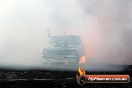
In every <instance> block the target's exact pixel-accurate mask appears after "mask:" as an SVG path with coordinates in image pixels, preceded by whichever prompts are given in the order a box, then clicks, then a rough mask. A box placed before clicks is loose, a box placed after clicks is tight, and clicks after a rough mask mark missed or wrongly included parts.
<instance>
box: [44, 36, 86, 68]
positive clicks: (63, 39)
mask: <svg viewBox="0 0 132 88" xmlns="http://www.w3.org/2000/svg"><path fill="white" fill-rule="evenodd" d="M83 54H84V51H83V47H82V42H81V39H80V37H79V36H77V35H55V36H50V35H49V36H48V42H47V44H46V47H44V48H43V53H42V57H43V63H44V64H49V63H51V64H52V65H54V66H55V65H58V64H61V65H66V66H72V67H77V65H78V62H79V58H80V57H81V56H82V55H83Z"/></svg>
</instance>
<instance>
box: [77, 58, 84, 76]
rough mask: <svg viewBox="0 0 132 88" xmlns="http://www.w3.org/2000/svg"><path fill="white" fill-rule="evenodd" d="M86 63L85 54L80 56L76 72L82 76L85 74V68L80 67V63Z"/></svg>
mask: <svg viewBox="0 0 132 88" xmlns="http://www.w3.org/2000/svg"><path fill="white" fill-rule="evenodd" d="M85 63H86V57H85V56H82V57H81V58H80V61H79V68H78V72H79V75H80V76H84V75H85V70H84V69H83V68H82V67H81V65H82V64H85Z"/></svg>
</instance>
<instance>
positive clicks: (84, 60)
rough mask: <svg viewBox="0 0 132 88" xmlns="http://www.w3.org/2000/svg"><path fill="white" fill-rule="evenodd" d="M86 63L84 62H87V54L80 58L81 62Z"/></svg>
mask: <svg viewBox="0 0 132 88" xmlns="http://www.w3.org/2000/svg"><path fill="white" fill-rule="evenodd" d="M82 63H83V64H84V63H86V57H85V56H82V57H81V58H80V61H79V64H82Z"/></svg>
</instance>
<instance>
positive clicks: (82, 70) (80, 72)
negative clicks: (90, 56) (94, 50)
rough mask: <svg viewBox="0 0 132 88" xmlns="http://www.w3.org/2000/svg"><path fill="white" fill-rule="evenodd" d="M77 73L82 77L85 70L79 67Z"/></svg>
mask: <svg viewBox="0 0 132 88" xmlns="http://www.w3.org/2000/svg"><path fill="white" fill-rule="evenodd" d="M78 71H79V75H80V76H84V75H85V70H84V69H83V68H81V67H79V68H78Z"/></svg>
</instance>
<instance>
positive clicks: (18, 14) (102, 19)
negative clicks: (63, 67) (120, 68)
mask: <svg viewBox="0 0 132 88" xmlns="http://www.w3.org/2000/svg"><path fill="white" fill-rule="evenodd" d="M131 9H132V1H131V0H109V1H106V0H1V1H0V65H1V66H10V65H11V66H15V65H21V66H31V67H32V66H42V67H43V66H44V65H43V64H42V49H43V47H44V46H45V44H46V42H47V33H46V31H47V29H50V33H51V34H52V35H56V34H57V35H58V34H63V33H64V32H67V34H75V35H79V36H80V37H81V39H82V43H83V46H84V50H85V54H86V56H87V57H88V63H89V64H121V65H124V64H132V59H131V57H132V55H131V53H132V47H131V45H132V42H131V37H132V29H131V28H132V11H131Z"/></svg>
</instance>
